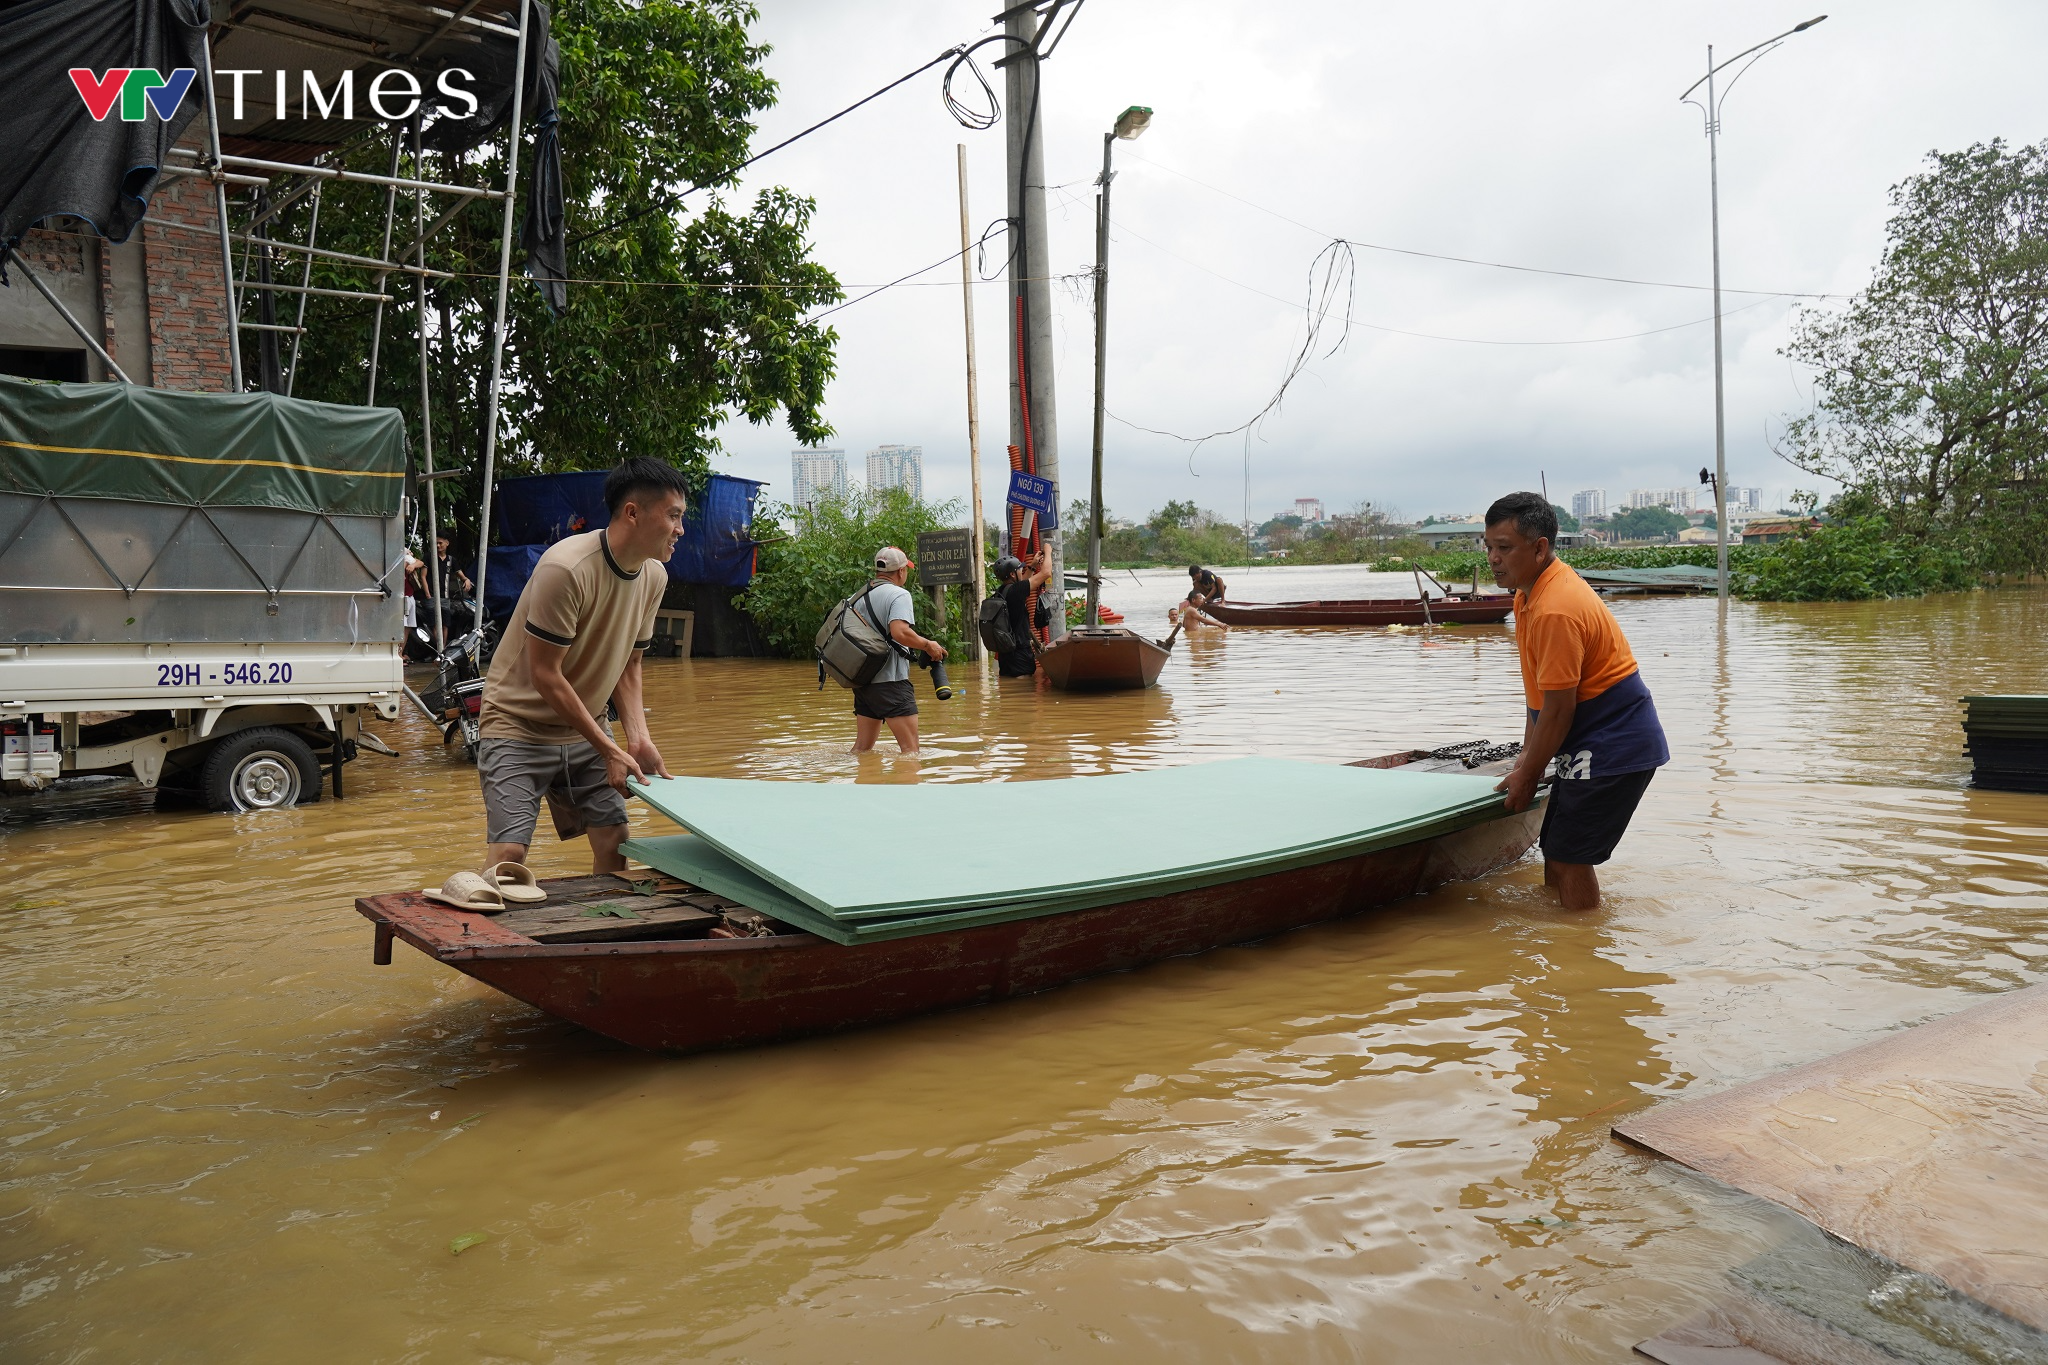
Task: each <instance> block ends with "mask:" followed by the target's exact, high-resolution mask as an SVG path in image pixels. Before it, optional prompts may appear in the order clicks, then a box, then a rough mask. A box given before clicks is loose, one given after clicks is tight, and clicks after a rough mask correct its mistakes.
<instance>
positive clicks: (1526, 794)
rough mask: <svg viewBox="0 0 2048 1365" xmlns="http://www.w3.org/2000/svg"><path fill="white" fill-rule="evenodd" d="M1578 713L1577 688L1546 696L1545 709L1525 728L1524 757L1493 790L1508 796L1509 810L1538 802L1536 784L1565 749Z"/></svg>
mask: <svg viewBox="0 0 2048 1365" xmlns="http://www.w3.org/2000/svg"><path fill="white" fill-rule="evenodd" d="M1578 709H1579V691H1578V689H1577V688H1576V687H1564V688H1559V689H1558V690H1557V691H1555V692H1545V693H1544V694H1543V709H1542V710H1540V711H1538V712H1537V713H1536V719H1535V720H1534V721H1533V722H1532V723H1530V724H1529V725H1527V726H1525V727H1524V728H1523V731H1522V733H1523V736H1524V738H1523V741H1522V756H1521V758H1520V759H1518V760H1517V761H1516V763H1515V770H1514V771H1513V772H1511V773H1509V774H1508V775H1507V776H1506V777H1504V778H1502V779H1501V780H1500V784H1499V785H1498V786H1496V787H1495V788H1494V790H1495V791H1504V792H1506V793H1507V794H1508V800H1507V807H1508V809H1509V810H1511V811H1513V810H1526V809H1527V808H1528V806H1529V803H1530V802H1531V801H1534V800H1535V799H1536V784H1537V783H1538V782H1540V781H1542V779H1543V773H1544V770H1545V769H1547V768H1549V766H1550V760H1551V759H1553V758H1555V757H1557V751H1558V750H1559V749H1561V748H1563V747H1564V739H1565V736H1566V735H1568V734H1570V733H1571V731H1572V716H1573V714H1574V713H1575V712H1577V710H1578Z"/></svg>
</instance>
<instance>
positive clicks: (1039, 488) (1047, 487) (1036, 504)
mask: <svg viewBox="0 0 2048 1365" xmlns="http://www.w3.org/2000/svg"><path fill="white" fill-rule="evenodd" d="M1009 501H1010V505H1011V506H1013V507H1021V508H1023V509H1024V510H1025V511H1027V512H1036V513H1037V514H1038V525H1039V528H1040V529H1041V530H1046V531H1057V530H1059V529H1060V490H1059V486H1058V485H1057V484H1055V483H1054V482H1053V481H1052V480H1051V479H1041V478H1039V477H1038V476H1037V475H1036V474H1026V473H1025V472H1024V471H1023V470H1021V469H1013V470H1011V471H1010V498H1009Z"/></svg>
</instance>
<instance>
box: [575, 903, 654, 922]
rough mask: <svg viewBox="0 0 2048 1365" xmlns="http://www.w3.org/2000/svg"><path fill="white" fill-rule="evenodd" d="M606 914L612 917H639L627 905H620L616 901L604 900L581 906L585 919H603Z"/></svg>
mask: <svg viewBox="0 0 2048 1365" xmlns="http://www.w3.org/2000/svg"><path fill="white" fill-rule="evenodd" d="M607 915H609V916H611V917H612V918H613V919H639V918H640V917H639V916H638V915H636V914H634V913H633V912H632V911H631V910H630V909H628V908H627V907H625V906H623V905H620V904H619V903H618V902H617V901H606V902H605V903H604V904H602V905H586V906H584V907H583V916H584V918H585V919H603V918H605V917H606V916H607Z"/></svg>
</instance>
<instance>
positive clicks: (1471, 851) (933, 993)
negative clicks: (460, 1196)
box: [356, 745, 1543, 1052]
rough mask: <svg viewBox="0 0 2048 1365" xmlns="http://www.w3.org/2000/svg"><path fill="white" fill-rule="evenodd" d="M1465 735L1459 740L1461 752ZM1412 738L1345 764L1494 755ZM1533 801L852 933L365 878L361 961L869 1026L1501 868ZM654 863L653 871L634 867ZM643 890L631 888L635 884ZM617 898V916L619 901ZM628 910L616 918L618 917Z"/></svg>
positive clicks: (1532, 831)
mask: <svg viewBox="0 0 2048 1365" xmlns="http://www.w3.org/2000/svg"><path fill="white" fill-rule="evenodd" d="M1476 747H1477V746H1474V745H1464V746H1458V748H1459V749H1460V750H1462V751H1465V752H1466V753H1467V754H1468V755H1469V751H1470V750H1472V749H1474V748H1476ZM1514 747H1517V746H1504V747H1503V748H1502V749H1500V750H1493V751H1488V752H1487V753H1486V754H1484V755H1483V757H1486V758H1493V759H1495V761H1494V762H1491V763H1484V764H1481V765H1479V766H1476V767H1472V768H1469V769H1468V768H1467V767H1466V766H1465V763H1466V761H1467V759H1461V758H1460V757H1458V756H1456V754H1455V753H1452V752H1449V751H1445V750H1438V751H1437V753H1438V754H1439V755H1444V756H1443V757H1434V758H1433V757H1432V756H1431V755H1429V754H1427V753H1424V752H1422V751H1420V750H1416V751H1411V752H1407V753H1400V754H1390V755H1388V756H1386V757H1384V758H1377V759H1367V760H1365V761H1364V762H1363V763H1361V764H1359V765H1358V766H1361V767H1375V768H1393V767H1403V766H1409V765H1414V766H1415V767H1416V769H1417V770H1418V771H1451V772H1464V771H1471V772H1476V773H1501V772H1505V771H1506V768H1507V763H1508V762H1509V757H1508V755H1509V754H1510V753H1511V751H1512V749H1513V748H1514ZM1542 815H1543V809H1542V806H1541V804H1540V803H1539V804H1538V805H1536V806H1534V807H1532V808H1530V809H1528V810H1525V811H1521V812H1519V813H1517V814H1513V815H1507V814H1503V815H1501V816H1498V817H1496V818H1494V819H1492V820H1489V821H1486V822H1485V823H1482V824H1478V825H1473V826H1470V827H1468V828H1465V829H1462V830H1458V831H1456V832H1454V833H1451V834H1445V835H1440V836H1437V837H1435V838H1430V839H1420V840H1417V841H1416V842H1414V843H1409V844H1402V845H1398V846H1396V847H1393V848H1387V849H1381V850H1379V851H1376V852H1372V853H1365V854H1359V855H1355V856H1352V857H1346V858H1339V859H1336V860H1334V861H1332V862H1328V863H1323V864H1320V865H1317V866H1313V867H1306V868H1300V869H1296V870H1294V871H1288V872H1277V873H1270V874H1267V875H1263V876H1255V877H1249V878H1246V879H1244V880H1242V881H1236V882H1229V883H1226V884H1223V885H1220V886H1212V887H1206V888H1203V889H1201V890H1196V891H1188V892H1182V893H1179V894H1175V895H1167V896H1158V897H1151V898H1147V899H1140V900H1132V901H1128V902H1125V903H1122V904H1118V905H1109V906H1103V907H1100V908H1098V909H1092V910H1076V911H1070V912H1068V913H1066V914H1059V915H1048V916H1045V917H1043V918H1040V919H1028V920H1015V921H1010V922H1006V923H1002V924H991V925H983V926H978V927H974V928H968V929H957V930H952V931H950V932H940V933H933V934H925V935H921V936H918V937H914V938H902V939H892V940H889V941H886V942H882V943H863V944H858V945H854V946H851V947H848V946H842V945H840V944H837V943H833V942H831V941H830V940H827V939H823V938H819V937H817V936H816V935H813V934H807V933H801V932H798V931H795V930H792V929H789V928H787V927H785V926H781V925H779V924H777V923H776V922H775V921H772V920H770V919H768V918H767V917H766V916H764V915H761V914H760V913H758V912H756V911H752V910H749V909H747V908H746V907H744V906H741V905H739V904H737V903H735V902H733V901H730V900H727V899H725V898H723V897H720V896H715V895H712V894H711V893H709V892H706V891H701V890H698V889H696V888H693V887H690V886H688V885H686V884H684V883H680V882H674V881H668V882H665V883H648V882H640V883H634V882H629V881H628V880H627V879H625V878H620V877H609V876H601V877H576V878H564V879H560V880H550V881H546V882H543V883H542V885H543V886H544V887H545V888H546V889H547V891H548V893H549V903H548V904H547V905H544V906H538V907H534V908H531V909H522V910H514V911H508V912H506V913H504V914H502V915H496V916H485V915H473V914H466V913H464V912H462V911H458V910H451V909H448V908H446V907H444V906H440V905H437V904H435V903H434V902H432V901H430V900H427V899H426V898H425V897H424V896H421V895H419V894H418V893H416V892H405V891H399V892H391V893H388V894H385V895H381V896H366V897H363V898H362V899H360V900H358V901H357V902H356V909H357V910H358V911H359V912H361V913H362V914H363V915H364V916H365V917H366V918H368V919H369V920H370V921H371V922H372V923H373V924H374V925H375V926H376V939H375V947H374V950H373V960H374V961H376V962H377V963H379V964H385V963H389V962H390V961H391V949H392V944H393V942H394V941H396V940H399V939H403V940H404V941H405V942H407V943H409V944H411V945H412V946H413V947H415V948H417V949H419V950H420V951H421V952H423V953H425V954H427V955H428V956H429V957H432V958H435V959H436V960H438V961H441V962H444V963H446V964H448V965H449V966H451V967H453V968H455V969H456V970H457V971H460V972H465V973H467V974H468V975H470V976H472V977H475V978H476V979H477V980H479V981H481V982H483V983H485V984H486V985H489V986H492V987H495V988H496V989H498V990H500V991H503V992H504V993H505V994H507V995H510V996H513V997H515V998H517V999H519V1000H523V1001H525V1002H526V1003H527V1004H529V1005H532V1006H534V1007H535V1008H536V1009H540V1010H543V1011H545V1012H547V1013H549V1014H552V1015H555V1016H556V1017H558V1018H561V1019H566V1020H568V1021H570V1022H571V1023H575V1024H579V1025H581V1026H582V1027H584V1028H587V1029H589V1030H591V1031H592V1032H593V1033H600V1034H603V1035H604V1036H605V1037H607V1038H614V1039H617V1040H618V1041H619V1042H622V1043H626V1044H629V1045H630V1046H633V1047H640V1048H649V1049H654V1050H658V1051H666V1052H696V1051H701V1050H704V1049H708V1048H720V1047H736V1046H742V1045H745V1044H750V1043H764V1042H769V1041H772V1040H775V1039H783V1038H795V1037H801V1036H804V1035H807V1034H816V1033H829V1032H833V1031H836V1030H840V1029H848V1028H857V1027H860V1026H863V1025H868V1024H879V1023H884V1022H887V1021H889V1020H894V1019H903V1018H908V1017H910V1016H912V1015H918V1014H925V1013H929V1012H931V1011H934V1010H942V1009H952V1008H957V1007H959V1006H963V1005H978V1004H985V1003H988V1002H990V1001H995V1000H1002V999H1006V998H1009V997H1011V996H1018V995H1028V994H1031V993H1033V992H1035V991H1042V990H1047V989H1049V988H1051V987H1054V986H1059V985H1063V984H1065V983H1066V982H1069V981H1078V980H1081V979H1083V978H1085V977H1091V976H1100V975H1102V974H1104V973H1107V972H1116V971H1124V970H1128V969H1130V968H1133V967H1139V966H1142V965H1144V964H1146V963H1148V962H1157V961H1159V960H1160V959H1162V958H1169V957H1180V956H1185V955H1188V954H1191V953H1199V952H1204V951H1206V950H1208V949H1210V948H1216V947H1221V946H1223V945H1225V944H1231V943H1247V942H1250V941H1252V940H1254V939H1260V938H1266V937H1268V936H1270V935H1273V934H1277V933H1280V932H1282V931H1283V930H1287V929H1295V928H1299V927H1301V926H1303V925H1309V924H1318V923H1321V922H1323V921H1326V920H1333V919H1339V918H1342V917H1344V916H1347V915H1356V914H1358V913H1360V912H1361V911H1365V910H1369V909H1371V908H1372V907H1374V906H1378V905H1385V904H1387V903H1389V902H1391V901H1398V900H1401V899H1404V898H1405V897H1408V896H1412V895H1415V894H1417V893H1419V892H1423V891H1427V890H1430V889H1431V888H1433V887H1436V886H1441V885H1443V884H1444V883H1446V882H1453V881H1467V880H1471V879H1472V878H1475V877H1482V876H1485V875H1486V874H1487V873H1490V872H1493V871H1495V870H1497V869H1499V868H1502V867H1505V866H1507V865H1508V864H1509V863H1512V862H1514V861H1515V860H1516V859H1518V858H1520V857H1521V856H1522V855H1523V854H1524V853H1526V852H1527V851H1528V849H1529V847H1530V845H1531V844H1533V843H1534V842H1535V840H1536V834H1537V830H1538V827H1539V825H1540V822H1541V820H1542ZM649 875H653V874H649ZM636 890H638V891H641V892H652V894H635V891H636ZM621 909H623V910H625V911H626V914H624V915H622V914H620V913H619V911H620V910H621ZM628 916H630V918H629V917H628Z"/></svg>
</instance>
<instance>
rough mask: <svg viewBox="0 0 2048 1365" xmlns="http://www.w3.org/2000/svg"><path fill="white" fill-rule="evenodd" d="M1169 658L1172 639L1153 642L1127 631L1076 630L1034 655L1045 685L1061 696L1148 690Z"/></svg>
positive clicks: (1105, 628)
mask: <svg viewBox="0 0 2048 1365" xmlns="http://www.w3.org/2000/svg"><path fill="white" fill-rule="evenodd" d="M1172 653H1173V636H1171V635H1169V636H1167V637H1166V639H1165V640H1153V639H1149V638H1147V637H1146V636H1143V635H1140V634H1138V632H1137V631H1135V630H1132V629H1130V628H1129V627H1128V626H1094V627H1089V626H1076V627H1075V628H1074V629H1072V630H1070V631H1068V632H1067V633H1066V634H1065V635H1062V636H1061V637H1060V638H1059V639H1057V640H1054V641H1053V642H1052V643H1051V644H1049V645H1047V646H1046V647H1045V649H1044V650H1043V651H1041V652H1040V654H1039V656H1038V666H1039V667H1040V668H1042V669H1044V670H1045V676H1046V680H1047V681H1049V682H1050V683H1051V684H1052V685H1053V686H1054V687H1057V688H1059V689H1060V690H1061V691H1064V692H1114V691H1118V690H1121V689H1130V688H1139V687H1150V686H1152V684H1154V683H1156V682H1158V681H1159V670H1160V669H1162V668H1164V667H1166V660H1167V657H1168V656H1169V655H1170V654H1172Z"/></svg>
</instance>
